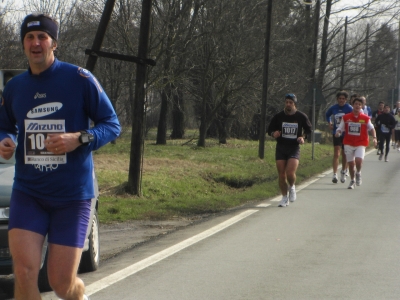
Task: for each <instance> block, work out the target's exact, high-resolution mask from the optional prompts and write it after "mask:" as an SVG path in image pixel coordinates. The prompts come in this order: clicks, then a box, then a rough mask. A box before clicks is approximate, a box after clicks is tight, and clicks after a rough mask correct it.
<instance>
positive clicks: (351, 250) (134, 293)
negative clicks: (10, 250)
mask: <svg viewBox="0 0 400 300" xmlns="http://www.w3.org/2000/svg"><path fill="white" fill-rule="evenodd" d="M375 153H376V152H375V151H373V152H372V153H370V154H369V155H367V156H366V159H365V163H364V166H363V173H362V175H363V184H362V186H360V187H356V189H355V190H348V189H347V186H348V181H347V182H346V183H345V184H342V183H340V182H339V183H337V184H333V183H332V182H331V175H332V174H331V172H327V173H325V174H321V175H320V176H318V178H314V179H312V180H311V181H310V182H311V183H310V184H309V185H308V184H303V185H301V186H298V187H297V188H298V190H299V192H298V195H297V196H298V199H297V201H296V202H294V203H292V204H291V205H290V206H289V207H285V208H279V207H277V205H278V202H277V201H278V200H280V199H279V198H275V199H269V200H265V201H263V202H261V203H257V204H254V205H253V206H247V207H243V208H242V209H240V210H237V211H235V212H233V213H231V214H227V215H223V216H219V217H216V218H212V219H211V220H209V221H207V222H202V223H199V224H196V225H193V226H189V227H187V228H185V229H184V230H178V231H175V232H173V233H171V234H168V235H165V236H164V237H163V238H160V239H156V240H154V241H152V242H150V243H145V244H143V245H141V246H138V247H135V248H134V249H132V250H129V251H125V252H124V253H122V254H120V255H118V256H116V257H114V258H111V259H108V260H106V261H104V262H103V264H102V266H101V268H100V269H99V270H98V271H96V272H93V273H88V274H83V275H82V278H83V279H84V281H85V283H86V285H87V292H88V294H90V297H91V299H92V300H102V299H107V300H109V299H138V300H139V299H145V300H152V299H155V300H158V299H163V300H164V299H165V300H168V299H174V300H176V299H202V300H203V299H230V300H235V299H399V298H400V285H399V284H398V278H399V273H400V257H399V252H400V243H399V229H400V219H399V211H400V201H399V196H398V195H399V193H398V188H399V183H398V182H399V181H398V178H400V168H399V166H400V164H399V162H400V153H399V152H397V151H396V152H395V151H393V150H392V152H391V153H390V155H389V159H390V161H389V162H384V161H378V156H377V155H376V154H375ZM316 163H317V162H316ZM299 171H300V170H299ZM43 299H57V298H56V297H55V296H54V294H52V293H48V294H44V295H43Z"/></svg>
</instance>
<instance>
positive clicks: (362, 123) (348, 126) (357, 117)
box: [336, 98, 377, 189]
mask: <svg viewBox="0 0 400 300" xmlns="http://www.w3.org/2000/svg"><path fill="white" fill-rule="evenodd" d="M362 106H363V101H362V99H361V98H355V99H354V102H353V112H351V113H348V114H346V115H344V116H343V118H342V121H341V122H340V124H339V127H338V129H337V130H336V137H339V136H340V135H341V134H342V133H343V132H344V133H346V134H345V136H344V139H343V144H344V153H345V154H346V159H347V162H348V163H349V172H350V179H351V180H350V185H349V189H354V186H355V185H357V186H360V185H361V183H362V180H361V167H362V163H363V160H364V156H365V148H366V147H367V146H368V145H369V138H368V131H371V133H372V136H373V137H374V145H375V147H376V145H377V142H376V132H375V128H374V125H373V124H372V123H371V119H370V117H368V116H367V115H366V114H363V113H362V112H361V109H362ZM354 167H355V168H356V170H357V172H356V173H355V172H354ZM354 173H355V174H354ZM354 175H355V180H354Z"/></svg>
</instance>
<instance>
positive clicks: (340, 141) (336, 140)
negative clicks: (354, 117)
mask: <svg viewBox="0 0 400 300" xmlns="http://www.w3.org/2000/svg"><path fill="white" fill-rule="evenodd" d="M343 138H344V135H343V134H342V135H341V136H339V137H336V136H333V146H342V148H343Z"/></svg>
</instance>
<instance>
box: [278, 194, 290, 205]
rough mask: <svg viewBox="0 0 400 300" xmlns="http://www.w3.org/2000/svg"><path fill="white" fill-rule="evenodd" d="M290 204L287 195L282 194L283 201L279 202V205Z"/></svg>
mask: <svg viewBox="0 0 400 300" xmlns="http://www.w3.org/2000/svg"><path fill="white" fill-rule="evenodd" d="M285 206H289V199H288V197H287V196H282V200H281V202H279V207H285Z"/></svg>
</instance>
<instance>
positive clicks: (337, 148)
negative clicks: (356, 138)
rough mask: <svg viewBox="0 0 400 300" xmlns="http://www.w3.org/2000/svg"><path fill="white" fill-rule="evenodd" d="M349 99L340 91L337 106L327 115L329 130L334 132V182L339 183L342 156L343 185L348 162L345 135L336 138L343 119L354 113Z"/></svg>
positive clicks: (347, 95) (333, 106)
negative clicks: (344, 143) (346, 115)
mask: <svg viewBox="0 0 400 300" xmlns="http://www.w3.org/2000/svg"><path fill="white" fill-rule="evenodd" d="M348 99H349V94H348V93H347V92H346V91H340V92H338V93H337V94H336V100H337V104H334V105H332V106H331V107H330V108H329V109H328V110H327V111H326V113H325V118H326V121H327V122H328V124H329V128H330V129H331V130H332V136H333V160H332V169H333V177H332V182H333V183H337V182H338V177H337V169H338V166H339V156H340V154H342V171H341V172H340V181H341V182H342V183H345V182H346V173H347V161H346V156H345V155H344V153H343V135H342V136H340V137H336V136H335V134H336V129H337V127H338V126H339V124H340V121H341V120H342V117H343V116H344V115H345V114H347V113H350V112H352V111H353V107H352V106H351V105H350V104H348V103H347V100H348Z"/></svg>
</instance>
